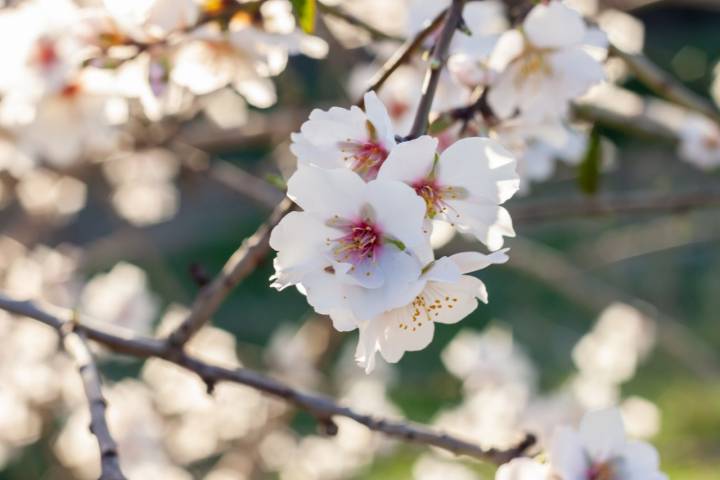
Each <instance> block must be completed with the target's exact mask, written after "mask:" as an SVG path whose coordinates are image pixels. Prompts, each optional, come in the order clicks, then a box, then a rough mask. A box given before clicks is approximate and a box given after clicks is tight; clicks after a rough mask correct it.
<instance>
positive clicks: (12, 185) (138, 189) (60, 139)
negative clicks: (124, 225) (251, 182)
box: [0, 0, 328, 225]
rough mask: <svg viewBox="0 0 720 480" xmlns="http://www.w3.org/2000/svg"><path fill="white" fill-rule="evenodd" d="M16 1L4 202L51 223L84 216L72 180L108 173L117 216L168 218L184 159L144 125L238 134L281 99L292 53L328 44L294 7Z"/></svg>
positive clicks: (2, 162) (80, 193) (10, 17)
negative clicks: (190, 124) (300, 22)
mask: <svg viewBox="0 0 720 480" xmlns="http://www.w3.org/2000/svg"><path fill="white" fill-rule="evenodd" d="M12 3H13V4H14V5H12V6H8V7H4V8H2V9H1V10H0V25H1V26H2V28H0V40H1V42H0V43H1V45H2V46H1V47H0V63H2V65H3V69H4V72H5V73H4V74H3V76H2V79H0V98H1V101H0V145H1V148H0V174H1V175H3V177H7V178H6V179H5V178H0V206H2V201H1V200H2V199H3V197H6V196H8V195H3V192H4V191H6V190H12V191H14V192H15V193H16V194H17V196H18V198H19V199H20V201H21V204H22V206H23V207H24V208H25V209H26V210H27V211H28V212H29V213H31V214H35V215H43V216H45V217H48V218H60V219H64V218H67V217H69V216H71V215H73V214H75V213H76V212H77V211H79V210H80V209H81V208H82V207H83V206H84V204H85V202H86V195H85V193H86V192H85V185H84V183H83V182H82V180H81V179H79V178H77V177H78V176H79V175H78V173H77V172H78V171H79V168H80V167H87V166H88V165H93V164H101V165H102V167H103V170H104V173H105V175H106V178H107V180H108V181H109V183H110V185H111V187H112V189H113V193H112V203H113V206H114V207H115V209H116V211H117V213H118V214H119V215H120V216H121V217H122V218H124V219H126V220H127V221H129V222H131V223H134V224H137V225H147V224H152V223H157V222H161V221H164V220H167V219H168V218H169V217H171V216H172V215H173V214H174V213H175V211H176V210H177V204H178V198H177V197H178V193H177V191H176V188H175V186H174V184H173V179H174V177H175V175H176V173H177V170H178V169H179V160H178V159H177V158H176V155H177V152H173V151H170V150H168V149H167V148H166V147H167V145H160V144H162V143H163V140H162V139H163V138H164V137H165V136H167V134H166V133H163V129H162V125H158V126H157V127H155V128H153V129H148V128H147V126H148V125H149V124H152V123H156V124H157V122H160V121H165V122H167V123H170V124H177V123H182V122H183V121H187V120H189V119H192V118H198V117H203V118H205V119H207V120H208V121H209V122H210V123H211V124H215V125H218V126H219V127H218V128H220V129H223V128H225V129H226V128H231V127H237V126H240V125H242V124H243V123H244V122H245V121H246V120H247V118H246V117H247V106H246V105H247V104H249V105H251V106H254V107H257V108H267V107H269V106H271V105H273V104H274V103H275V102H276V99H277V94H276V91H275V86H274V83H273V80H272V78H273V77H275V76H277V75H279V74H280V73H281V72H282V71H283V70H284V69H285V67H286V65H287V62H288V57H289V56H290V55H295V54H305V55H308V56H311V57H315V58H320V57H323V56H325V55H326V53H327V48H328V47H327V44H326V43H325V41H324V40H322V39H320V38H319V37H315V36H312V35H308V34H305V33H303V32H302V31H301V30H300V29H299V28H298V27H297V26H296V22H295V17H294V16H293V12H292V7H291V4H290V2H289V1H287V0H267V1H263V2H236V1H227V2H224V1H217V2H211V1H208V2H200V1H196V0H179V1H175V0H148V1H130V2H128V1H125V0H105V1H97V2H95V1H91V2H84V1H83V2H79V1H78V2H76V1H73V0H26V1H23V2H12ZM158 137H160V139H158ZM154 147H157V148H154ZM137 166H140V167H142V166H146V167H147V169H148V170H149V171H150V175H139V174H138V173H137V170H138V168H137ZM119 170H123V171H125V175H124V176H123V175H122V173H123V172H121V171H119ZM143 170H144V169H143ZM132 172H135V175H134V176H131V175H132ZM153 174H157V175H153ZM88 176H89V175H88ZM121 176H122V178H119V177H121ZM138 177H141V178H138ZM131 183H132V185H130V184H131ZM6 193H7V192H6Z"/></svg>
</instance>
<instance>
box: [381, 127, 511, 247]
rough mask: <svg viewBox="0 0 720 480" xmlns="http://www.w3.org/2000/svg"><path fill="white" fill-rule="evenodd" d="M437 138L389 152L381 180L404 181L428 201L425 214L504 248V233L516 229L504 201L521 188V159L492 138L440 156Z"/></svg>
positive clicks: (465, 142) (469, 142) (419, 140)
mask: <svg viewBox="0 0 720 480" xmlns="http://www.w3.org/2000/svg"><path fill="white" fill-rule="evenodd" d="M437 146H438V140H437V139H435V138H432V137H430V136H422V137H420V138H417V139H415V140H411V141H407V142H404V143H402V144H400V145H398V146H397V147H395V149H394V150H393V151H392V152H390V155H389V156H388V158H387V160H386V161H385V163H384V165H383V166H382V168H381V169H380V172H379V173H378V178H379V179H384V180H388V179H389V180H400V181H403V182H405V183H407V184H408V185H410V186H411V187H412V188H413V189H414V190H415V192H416V193H417V194H418V195H419V196H420V197H422V199H423V200H424V201H425V204H426V207H427V210H426V216H427V218H429V219H438V220H444V221H446V222H449V223H450V224H452V225H454V226H455V227H457V228H458V230H460V231H461V232H468V233H472V234H473V235H474V236H475V237H477V239H478V240H480V241H481V242H483V243H484V244H485V245H487V247H488V248H490V249H491V250H497V249H499V248H501V247H502V246H503V236H506V237H512V236H514V235H515V231H514V230H513V226H512V219H511V218H510V214H509V213H508V212H507V210H505V208H503V207H501V206H500V204H502V203H503V202H505V201H506V200H508V199H509V198H510V197H512V196H513V195H514V194H515V192H516V191H517V190H518V186H519V179H518V176H517V174H516V173H515V165H516V161H515V159H514V158H513V157H512V155H511V154H510V153H509V152H508V151H507V150H505V149H504V148H503V147H502V146H500V145H499V144H498V143H496V142H494V141H492V140H490V139H487V138H479V137H472V138H464V139H461V140H459V141H457V142H455V143H454V144H452V145H451V146H450V147H448V148H447V149H446V150H445V151H443V152H442V153H441V154H440V155H438V154H437V153H436V152H437Z"/></svg>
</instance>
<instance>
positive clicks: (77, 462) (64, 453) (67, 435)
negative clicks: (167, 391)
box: [53, 380, 191, 480]
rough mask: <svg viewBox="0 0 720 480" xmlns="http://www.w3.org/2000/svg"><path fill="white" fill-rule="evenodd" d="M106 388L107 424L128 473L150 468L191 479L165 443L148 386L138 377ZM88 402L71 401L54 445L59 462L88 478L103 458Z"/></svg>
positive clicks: (139, 474)
mask: <svg viewBox="0 0 720 480" xmlns="http://www.w3.org/2000/svg"><path fill="white" fill-rule="evenodd" d="M78 387H79V388H81V387H80V386H78ZM104 394H105V397H106V398H107V401H108V405H109V407H108V413H107V421H108V426H109V428H110V431H111V433H112V435H113V438H114V439H115V441H116V442H117V444H118V457H119V459H120V465H121V468H122V469H123V472H124V473H125V474H127V475H128V478H133V479H134V478H138V479H140V478H149V477H148V476H147V474H149V473H153V474H154V475H157V477H155V478H163V479H168V480H190V478H191V476H190V474H188V473H187V472H185V471H184V470H182V469H181V468H179V467H178V466H177V465H176V464H174V463H173V462H172V460H171V459H170V457H169V456H168V453H167V451H166V450H165V449H164V448H163V438H164V435H165V432H164V431H163V422H162V419H161V418H160V416H159V415H158V413H157V411H156V410H155V408H154V406H153V403H152V397H151V396H150V392H149V391H148V388H147V387H146V386H145V385H143V384H142V383H140V382H137V381H134V380H124V381H122V382H120V383H117V384H115V385H113V386H111V387H109V388H105V389H104ZM85 402H86V400H84V399H83V400H81V401H80V402H79V403H78V404H76V405H73V406H72V407H74V408H73V410H72V412H71V414H70V417H69V418H68V420H67V422H66V423H65V425H64V426H63V428H62V430H61V432H60V435H59V436H58V438H57V440H56V442H55V444H54V446H53V450H54V452H55V454H56V455H57V457H58V459H59V460H60V462H61V463H62V464H63V465H64V466H65V467H67V468H69V469H71V470H72V472H73V474H74V476H75V477H74V478H78V479H81V480H90V479H93V478H98V476H99V474H100V459H99V456H98V447H97V439H96V438H95V437H94V436H93V434H92V433H91V432H90V430H89V429H88V424H89V422H90V416H89V413H88V411H87V405H86V403H85Z"/></svg>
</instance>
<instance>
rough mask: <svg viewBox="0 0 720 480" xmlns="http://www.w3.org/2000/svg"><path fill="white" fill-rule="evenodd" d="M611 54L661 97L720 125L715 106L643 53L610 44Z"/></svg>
mask: <svg viewBox="0 0 720 480" xmlns="http://www.w3.org/2000/svg"><path fill="white" fill-rule="evenodd" d="M609 53H610V54H611V55H615V56H616V57H618V58H620V59H622V60H623V61H624V62H625V63H626V64H627V66H628V67H629V68H630V70H632V72H633V73H634V74H635V76H636V77H637V79H638V80H639V81H640V82H642V83H643V84H645V85H646V86H647V87H648V88H650V89H651V90H652V91H653V92H655V93H656V94H658V95H659V96H661V97H663V98H665V99H667V100H669V101H671V102H673V103H676V104H677V105H680V106H683V107H685V108H688V109H690V110H694V111H696V112H699V113H701V114H703V115H705V116H706V117H708V118H710V119H712V120H714V121H715V122H718V123H720V111H718V109H717V108H716V107H715V105H714V104H712V103H711V102H710V101H709V100H706V99H705V98H703V97H701V96H700V95H698V94H697V93H695V92H693V91H692V90H690V89H689V88H687V87H686V86H685V85H683V84H682V83H681V82H680V81H678V80H676V79H675V78H673V77H672V76H671V75H670V74H668V73H667V72H666V71H664V70H663V69H661V68H660V67H658V66H657V65H655V64H654V63H653V62H652V61H650V59H648V58H647V57H646V56H645V55H643V54H642V53H629V52H626V51H624V50H622V49H621V48H618V47H617V46H616V45H613V44H610V49H609Z"/></svg>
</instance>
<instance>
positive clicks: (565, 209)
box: [509, 189, 720, 224]
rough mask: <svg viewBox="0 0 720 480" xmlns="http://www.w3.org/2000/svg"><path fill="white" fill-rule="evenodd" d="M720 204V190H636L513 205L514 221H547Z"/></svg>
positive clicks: (687, 208)
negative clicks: (671, 191)
mask: <svg viewBox="0 0 720 480" xmlns="http://www.w3.org/2000/svg"><path fill="white" fill-rule="evenodd" d="M713 206H720V190H718V189H716V190H707V191H700V190H699V191H694V192H682V193H664V194H663V193H655V192H632V193H625V194H620V195H614V196H609V195H608V196H599V197H594V198H593V197H589V198H588V197H585V198H578V197H575V198H571V199H558V200H545V201H541V200H536V201H532V202H522V203H518V204H516V205H512V204H511V205H510V206H509V209H510V212H511V214H512V218H513V220H514V221H519V223H524V224H528V223H532V222H547V221H553V220H562V219H566V218H572V217H598V216H603V215H628V214H643V213H654V212H668V213H678V212H685V211H688V210H691V209H696V208H707V207H713Z"/></svg>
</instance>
